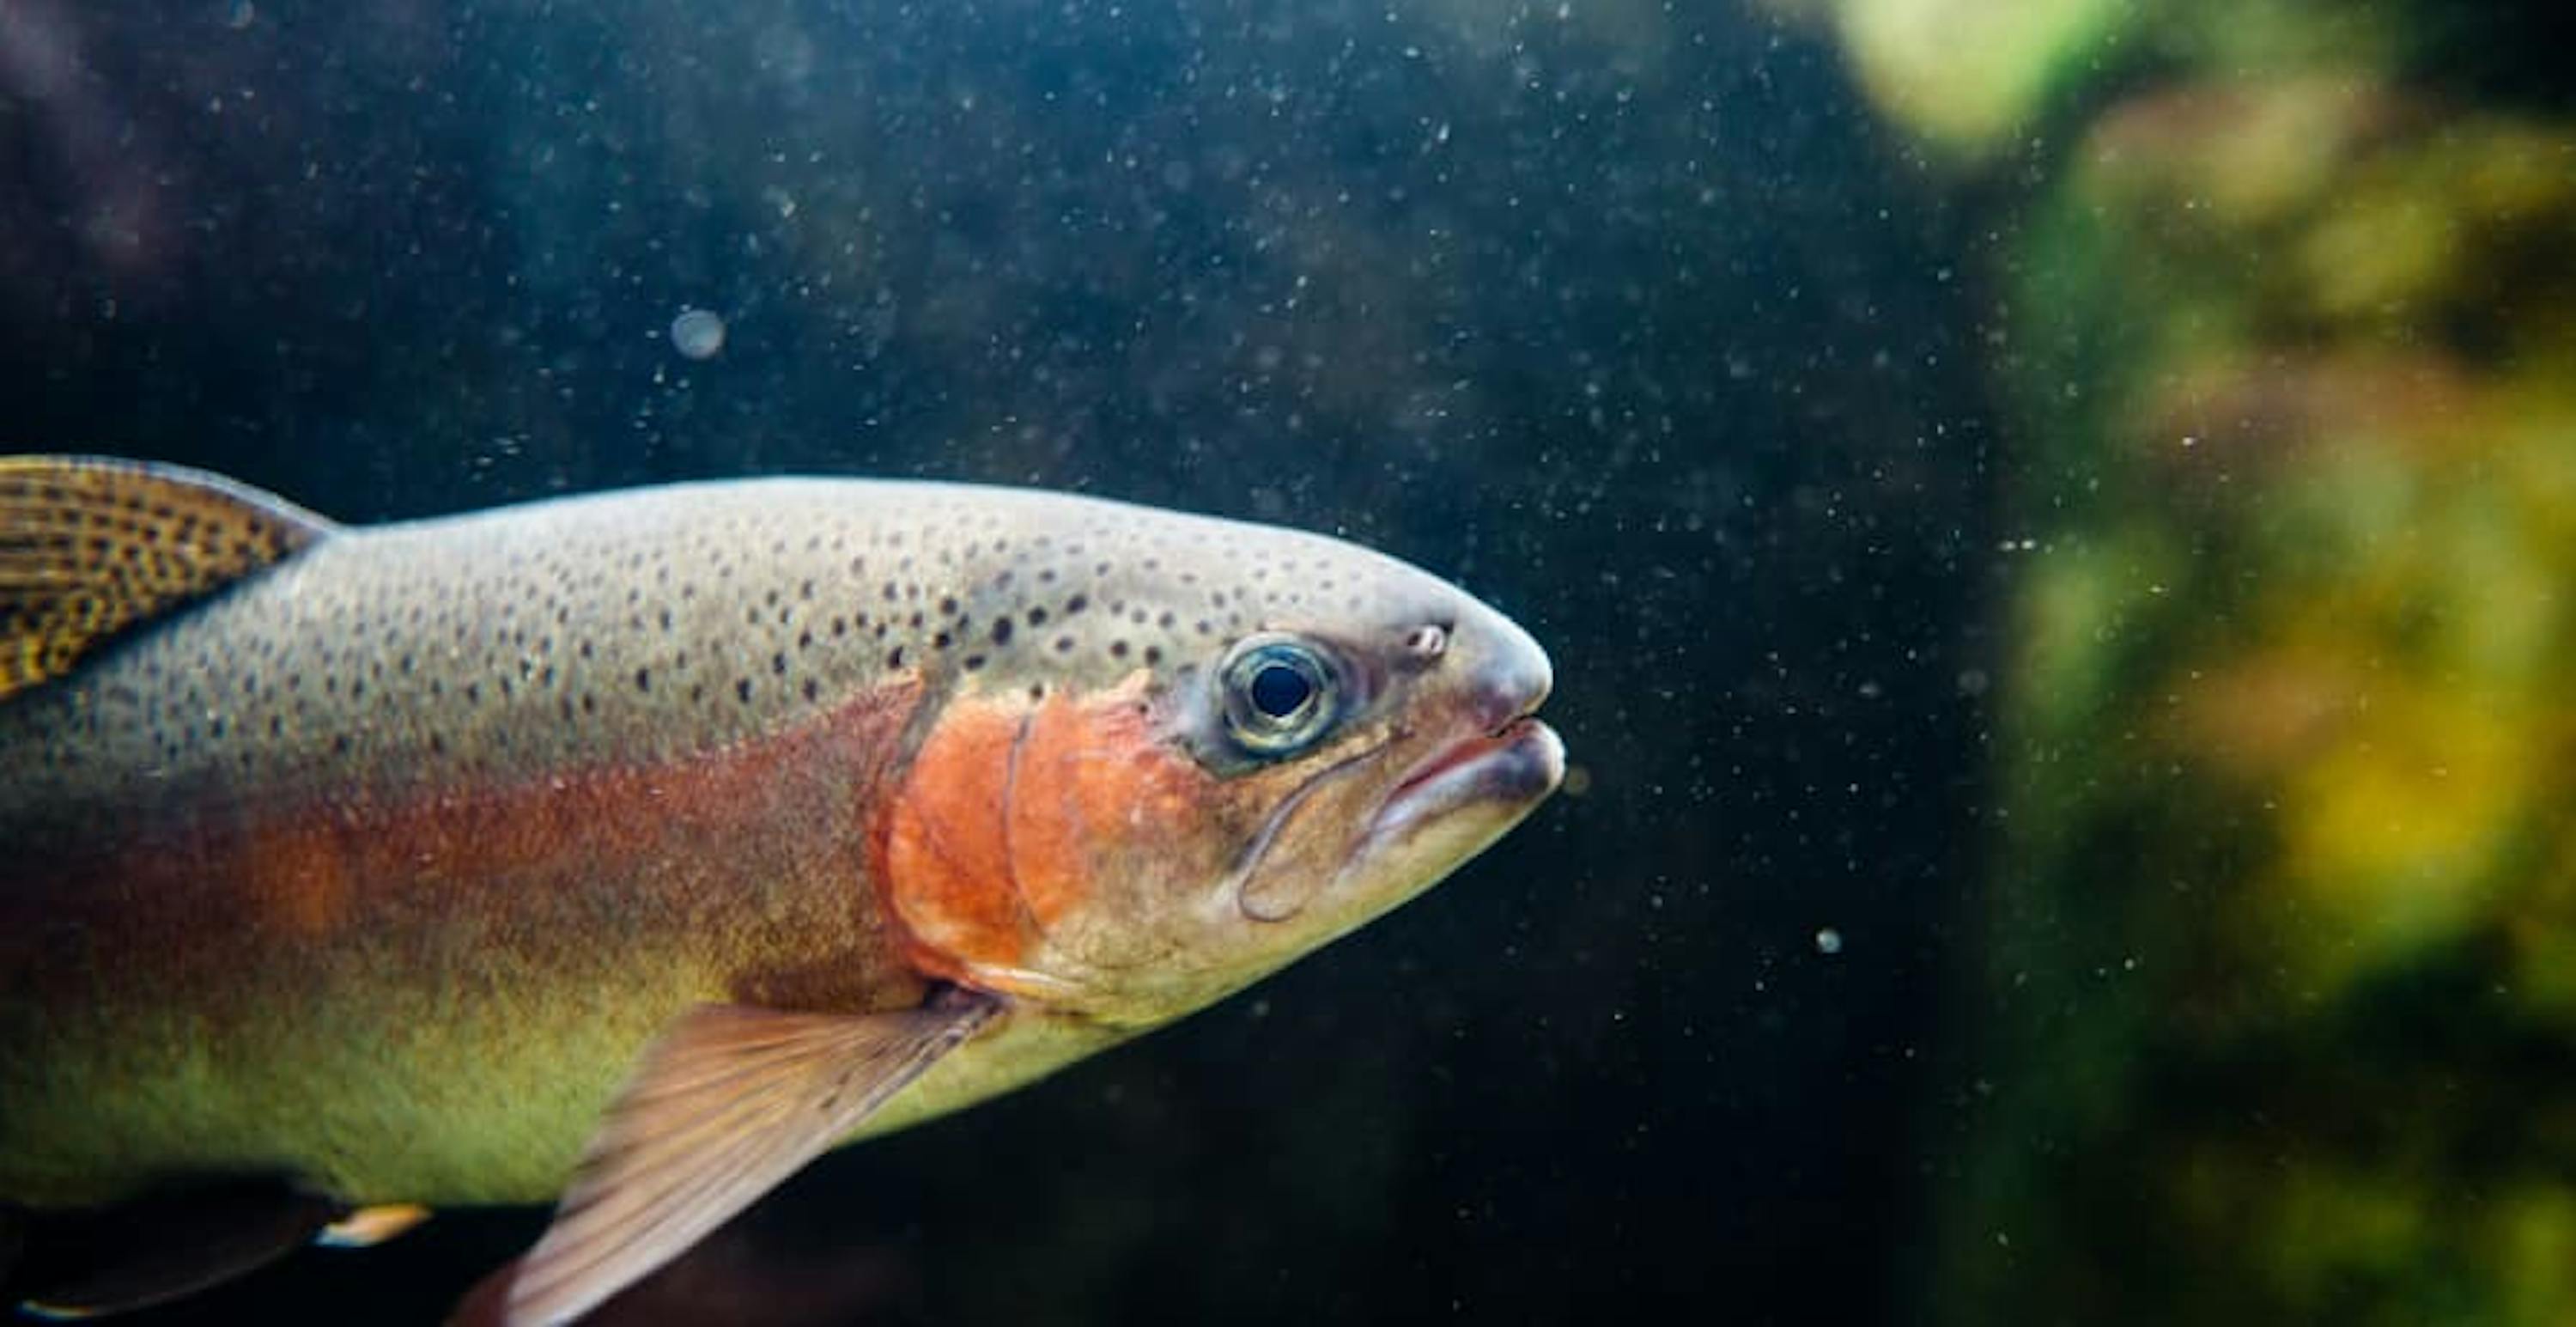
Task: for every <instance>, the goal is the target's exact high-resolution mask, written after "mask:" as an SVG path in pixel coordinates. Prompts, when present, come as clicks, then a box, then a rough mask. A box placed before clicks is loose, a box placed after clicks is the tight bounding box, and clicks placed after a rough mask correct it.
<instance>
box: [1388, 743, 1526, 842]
mask: <svg viewBox="0 0 2576 1327" xmlns="http://www.w3.org/2000/svg"><path fill="white" fill-rule="evenodd" d="M1564 779H1565V742H1564V740H1563V739H1562V738H1559V737H1558V736H1557V735H1556V730H1555V729H1553V728H1550V727H1548V726H1547V725H1546V724H1545V723H1542V722H1540V721H1539V719H1538V717H1537V716H1535V715H1530V714H1524V715H1521V716H1519V717H1517V718H1514V719H1511V720H1509V721H1507V722H1505V723H1504V724H1502V725H1501V726H1500V727H1497V728H1495V729H1493V730H1491V731H1489V732H1480V733H1476V734H1474V735H1472V736H1469V737H1466V738H1462V739H1460V740H1458V741H1456V742H1452V743H1450V744H1449V745H1447V746H1445V747H1442V748H1440V749H1439V750H1437V751H1434V752H1432V753H1431V754H1430V755H1429V756H1426V757H1424V758H1423V760H1422V761H1421V763H1419V764H1417V765H1415V766H1414V767H1413V768H1412V769H1411V770H1408V771H1406V773H1405V775H1404V777H1403V778H1402V779H1400V780H1398V781H1397V783H1396V785H1395V789H1394V791H1392V792H1389V793H1388V794H1387V797H1386V801H1385V803H1384V804H1383V805H1381V806H1380V807H1379V808H1378V813H1377V817H1376V819H1375V821H1374V822H1372V823H1371V825H1370V826H1369V837H1370V838H1372V839H1376V840H1386V839H1391V838H1401V837H1403V836H1404V835H1407V834H1410V833H1412V832H1413V831H1414V830H1415V829H1418V828H1420V827H1421V826H1423V825H1426V824H1429V823H1431V822H1432V821H1435V820H1439V819H1441V818H1443V817H1445V816H1447V815H1449V814H1451V813H1453V812H1455V811H1458V810H1460V809H1462V808H1465V807H1467V806H1470V805H1473V804H1476V803H1479V802H1484V803H1493V804H1498V805H1509V806H1515V807H1527V806H1529V805H1532V804H1534V803H1536V802H1537V801H1538V800H1539V799H1541V798H1543V797H1546V796H1547V795H1548V794H1549V793H1552V792H1554V791H1556V786H1557V785H1558V784H1559V783H1561V782H1563V781H1564Z"/></svg>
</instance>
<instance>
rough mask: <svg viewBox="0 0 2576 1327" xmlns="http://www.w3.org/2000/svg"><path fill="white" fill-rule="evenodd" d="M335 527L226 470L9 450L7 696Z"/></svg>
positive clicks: (0, 581) (0, 684) (2, 655)
mask: <svg viewBox="0 0 2576 1327" xmlns="http://www.w3.org/2000/svg"><path fill="white" fill-rule="evenodd" d="M333 528H334V527H333V526H332V524H331V523H330V522H329V521H326V520H324V519H322V518H321V517H319V516H316V515H314V514H313V513H311V512H309V511H306V510H304V509H303V508H301V507H298V506H295V505H294V504H292V503H289V502H286V501H285V500H283V499H280V498H275V497H271V496H269V495H268V494H266V493H262V492H260V491H258V490H257V489H253V488H248V487H245V486H243V485H240V484H236V483H234V482H232V481H231V480H228V479H224V478H222V477H220V476H217V475H210V474H207V473H205V472H203V471H198V470H185V469H181V468H178V467H176V466H164V465H148V464H145V463H142V462H139V461H115V460H106V459H100V458H93V457H70V456H9V457H0V697H6V696H9V695H10V694H12V693H14V692H18V691H23V690H25V689H26V688H28V687H31V686H34V685H36V684H37V683H39V682H42V681H45V680H46V679H48V678H55V677H60V676H62V675H63V674H65V673H68V672H70V671H71V670H72V667H73V665H75V664H76V663H78V662H79V661H80V658H81V656H82V655H84V654H86V653H88V652H89V651H90V650H92V649H93V648H95V647H97V646H98V645H99V644H101V643H102V642H104V641H106V640H107V639H108V638H109V637H111V636H114V635H115V634H116V633H118V632H120V631H122V630H124V629H126V628H127V627H130V626H133V625H135V624H136V623H139V622H143V621H146V620H148V619H150V618H153V617H156V616H158V615H160V614H163V613H167V612H169V611H171V610H172V609H175V608H178V607H179V606H181V605H183V604H187V603H189V602H192V601H194V600H197V599H201V598H204V597H205V596H206V595H209V594H212V593H214V592H215V591H216V590H219V589H222V588H223V587H224V586H226V585H230V584H232V583H233V582H235V581H237V580H240V579H241V578H243V577H245V576H248V575H250V574H251V573H253V572H256V571H258V570H260V569H261V568H263V567H267V566H271V565H274V564H276V563H278V562H280V561H283V560H284V559H285V558H287V557H288V556H290V555H292V554H293V553H294V552H295V551H296V550H298V549H300V548H303V547H304V546H306V545H307V544H310V543H312V542H313V541H314V540H316V539H319V538H321V537H322V536H323V535H325V534H328V533H329V532H330V531H331V530H332V529H333Z"/></svg>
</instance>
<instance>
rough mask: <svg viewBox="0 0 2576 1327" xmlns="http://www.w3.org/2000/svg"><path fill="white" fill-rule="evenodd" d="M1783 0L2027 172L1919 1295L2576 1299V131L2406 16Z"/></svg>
mask: <svg viewBox="0 0 2576 1327" xmlns="http://www.w3.org/2000/svg"><path fill="white" fill-rule="evenodd" d="M1789 2H1790V0H1783V3H1789ZM1796 7H1798V8H1803V9H1807V10H1810V11H1820V12H1826V13H1829V14H1830V15H1831V16H1832V18H1833V20H1834V30H1835V31H1836V32H1837V33H1838V34H1839V35H1840V37H1841V38H1842V40H1843V41H1844V42H1845V43H1846V45H1847V48H1848V49H1849V50H1850V52H1851V59H1852V65H1853V68H1854V70H1855V74H1856V76H1857V77H1858V78H1860V79H1861V80H1862V82H1863V83H1864V84H1865V86H1867V87H1868V88H1869V89H1870V90H1871V92H1872V94H1873V96H1874V97H1875V99H1876V100H1877V102H1878V104H1879V105H1880V106H1881V107H1882V108H1883V109H1885V110H1886V111H1887V112H1888V113H1889V114H1890V115H1891V117H1892V118H1893V119H1894V120H1895V121H1896V122H1898V123H1899V124H1900V125H1902V126H1903V127H1904V128H1906V129H1907V130H1909V131H1911V132H1914V133H1917V134H1920V135H1922V136H1924V137H1925V138H1926V139H1927V140H1929V141H1931V142H1934V143H1937V144H1939V145H1941V146H1943V147H1944V148H1946V149H1948V150H1949V151H1948V156H1949V159H1950V160H1952V161H1953V162H1954V163H1955V164H1956V165H1957V167H1958V168H1959V169H1960V170H1961V171H1962V172H1963V173H1969V172H1975V171H1979V170H1983V171H1986V172H1989V173H1990V174H1991V173H1992V172H1994V171H1996V170H1998V169H1999V167H1997V166H1996V165H1994V164H1992V161H1991V160H1990V159H1991V158H1993V157H1994V156H1995V155H1996V152H1997V150H1998V149H1999V148H2000V147H2001V146H2003V145H2006V144H2012V145H2016V153H2017V156H2016V160H2015V161H2014V163H2013V164H2014V166H2015V167H2016V168H2020V169H2027V168H2028V167H2029V166H2030V164H2031V163H2032V162H2033V161H2036V162H2039V163H2041V164H2040V166H2039V168H2038V170H2037V173H2036V174H2035V175H2034V176H2032V177H2031V180H2030V182H2029V185H2028V189H2027V192H2026V194H2025V195H2023V196H2021V197H2020V198H2018V199H2017V200H2016V201H2015V203H2013V204H2012V207H2013V209H2014V212H2015V215H2014V217H2013V218H2011V224H2008V225H2006V226H2003V227H2001V228H2000V229H2001V232H2002V233H2004V234H2006V235H2008V236H2009V237H2010V238H2008V239H2007V240H2006V241H2004V242H2003V243H2002V244H2001V245H1999V247H1998V248H1997V249H1996V250H1995V251H1994V252H1993V253H1992V254H1991V255H1990V258H1991V264H1990V272H1989V275H1990V277H1991V279H1992V280H1993V281H1994V282H1995V283H1996V286H1997V289H1998V293H1999V296H2000V299H2001V303H2002V307H2003V309H2004V310H2005V315H2004V322H2003V326H2002V328H2001V329H2000V335H1999V336H1998V337H1997V339H1996V341H1995V344H1994V350H1993V362H1992V364H1991V369H1992V371H1993V374H1994V378H1995V381H1996V383H1997V386H1998V393H1999V397H2000V399H2001V400H2002V402H2003V403H2004V408H2005V410H2006V413H2007V416H2008V418H2009V419H2010V421H2011V422H2012V424H2013V426H2014V428H2013V435H2014V443H2013V454H2014V461H2013V464H2012V466H2011V473H2012V476H2013V477H2012V479H2011V480H2010V481H2009V484H2008V492H2007V494H2006V503H2005V509H2006V511H2007V513H2008V516H2007V520H2008V523H2009V529H2008V531H2007V533H2009V534H2011V535H2012V536H2014V538H2013V540H2012V543H2011V545H2010V547H2011V549H2012V550H2014V551H2012V552H2010V553H2008V554H2007V556H2010V557H2012V558H2013V559H2015V561H2016V581H2015V585H2016V589H2015V591H2014V596H2013V607H2012V612H2013V624H2014V625H2013V633H2012V639H2013V642H2014V643H2013V656H2012V658H2011V659H2010V660H2009V669H2008V673H2007V680H2006V683H2005V687H2004V690H2003V692H2002V696H2001V703H2000V706H1999V715H2000V721H2001V723H2002V728H2003V731H2002V733H2001V737H2002V739H2003V740H2002V741H2001V742H1999V744H1998V747H1997V750H1998V753H1999V760H2000V768H1999V769H1998V771H1997V778H1998V780H1999V783H2000V784H2001V794H2000V800H2001V805H2002V806H2003V808H2004V812H2005V815H2004V820H2003V827H2002V829H2001V831H2000V833H1999V836H1998V839H1997V842H1996V844H1995V852H1994V855H1993V863H1994V864H1993V869H1992V877H1993V878H1992V880H1991V883H1990V898H1991V900H1992V906H1991V913H1990V925H1989V933H1988V938H1987V954H1986V969H1987V970H1986V971H1984V972H1982V973H1980V974H1979V975H1978V977H1977V979H1976V981H1975V983H1974V990H1975V994H1974V995H1973V997H1971V998H1970V999H1969V1000H1968V1001H1966V1002H1964V1009H1965V1014H1966V1017H1967V1019H1968V1020H1970V1021H1971V1023H1972V1024H1973V1027H1974V1029H1975V1030H1974V1031H1972V1032H1971V1033H1970V1034H1969V1035H1970V1037H1971V1038H1972V1040H1973V1042H1974V1044H1975V1047H1976V1049H1975V1050H1974V1051H1973V1052H1972V1054H1973V1055H1974V1057H1975V1063H1976V1067H1975V1069H1974V1070H1973V1072H1974V1073H1975V1074H1976V1075H1977V1076H1978V1077H1979V1079H1980V1090H1981V1092H1982V1093H1983V1094H1984V1097H1983V1104H1982V1105H1981V1106H1980V1107H1978V1108H1977V1110H1976V1112H1975V1115H1974V1119H1975V1123H1974V1124H1973V1125H1972V1126H1971V1127H1969V1128H1968V1129H1966V1130H1965V1131H1964V1135H1965V1138H1966V1141H1965V1143H1964V1144H1963V1145H1961V1146H1960V1147H1959V1149H1958V1150H1957V1151H1956V1153H1955V1155H1953V1156H1951V1157H1950V1158H1948V1168H1949V1171H1950V1172H1951V1174H1952V1176H1953V1178H1952V1179H1951V1181H1949V1182H1948V1183H1947V1185H1946V1187H1945V1193H1944V1195H1943V1197H1942V1200H1941V1201H1940V1202H1939V1204H1938V1215H1939V1218H1940V1221H1941V1229H1942V1240H1941V1247H1940V1249H1939V1250H1938V1252H1937V1254H1936V1266H1935V1268H1934V1270H1933V1278H1934V1283H1933V1285H1932V1287H1931V1298H1932V1301H1933V1302H1934V1303H1935V1304H1937V1305H1938V1306H1940V1309H1941V1310H1942V1313H1943V1316H1944V1317H1946V1318H1947V1319H1948V1320H1951V1321H1956V1322H1961V1323H1985V1322H2079V1323H2119V1322H2140V1323H2144V1322H2157V1323H2162V1322H2173V1321H2264V1322H2273V1321H2325V1320H2332V1321H2336V1322H2338V1323H2346V1324H2352V1323H2363V1324H2368V1323H2390V1324H2395V1323H2422V1322H2445V1323H2497V1324H2508V1323H2509V1324H2526V1323H2527V1324H2564V1323H2569V1322H2576V705H2570V704H2569V703H2568V702H2567V699H2566V695H2567V693H2568V691H2569V690H2570V686H2571V683H2576V124H2570V123H2561V122H2550V121H2547V120H2544V119H2540V118H2536V117H2534V116H2532V115H2530V114H2528V113H2516V112H2514V111H2512V110H2510V109H2508V108H2503V107H2494V106H2484V105H2481V104H2479V103H2478V102H2477V101H2476V100H2475V99H2474V98H2473V97H2469V96H2464V95H2463V94H2461V93H2460V92H2459V91H2457V90H2456V89H2450V90H2444V89H2435V88H2431V87H2428V86H2425V85H2422V84H2420V83H2419V82H2417V81H2416V80H2414V79H2413V78H2412V77H2411V76H2410V75H2409V74H2408V73H2406V72H2405V71H2406V70H2407V69H2408V68H2409V65H2408V63H2407V57H2408V50H2409V48H2408V42H2409V39H2410V34H2409V26H2408V20H2407V18H2406V11H2405V10H2404V9H2402V8H2399V7H2385V6H2382V7H2362V6H2347V5H2337V4H2331V3H2327V2H2326V0H2313V2H2311V3H2298V2H2296V0H2251V2H2249V3H2241V4H2224V5H2222V4H2218V3H2216V2H2215V0H2176V2H2175V3H2168V4H2163V5H2134V4H2092V3H2088V2H2087V0H2059V2H2057V3H2050V4H2035V5H2029V6H2023V5H1971V4H1967V3H1964V0H1806V2H1805V3H1803V4H1798V5H1796ZM2016 25H2018V26H2016ZM1996 29H2013V31H2011V32H2009V33H2000V32H1997V31H1995V30H1996ZM1891 32H1912V33H1915V34H1917V38H1918V39H1909V40H1908V41H1906V42H1901V43H1897V44H1896V45H1895V46H1892V47H1890V46H1886V45H1885V44H1884V43H1882V42H1880V41H1879V40H1878V38H1877V37H1876V36H1874V34H1886V33H1891ZM1931 33H1946V34H1948V36H1947V37H1946V38H1944V39H1942V40H1932V39H1930V38H1928V37H1925V36H1924V35H1923V34H1931ZM1972 38H1973V43H1972V42H1971V39H1972ZM1967 44H1976V45H1977V48H1978V51H1979V52H1980V54H1978V55H1977V56H1976V57H1974V58H1970V57H1969V56H1967V55H1964V54H1962V53H1961V52H1960V51H1959V50H1958V49H1956V48H1958V47H1961V46H1963V45H1967ZM1891 51H1893V52H1894V54H1892V55H1891V53H1890V52H1891ZM1998 60H2000V61H2005V62H2006V63H2007V64H2009V65H2010V66H2011V67H2010V68H2009V69H2002V70H1999V69H1998V68H1996V67H1995V66H1994V65H1993V62H1994V61H1998ZM2031 144H2036V145H2038V147H2037V148H2035V149H2033V148H2030V147H2028V146H2026V145H2031ZM1981 159H1989V160H1987V161H1986V164H1982V165H1981V164H1980V161H1981ZM1948 1126H1949V1122H1946V1121H1944V1122H1936V1125H1935V1127H1934V1129H1933V1131H1932V1134H1931V1136H1933V1137H1936V1138H1945V1137H1952V1136H1956V1135H1957V1134H1958V1133H1960V1132H1961V1131H1957V1130H1954V1129H1951V1128H1949V1127H1948Z"/></svg>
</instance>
